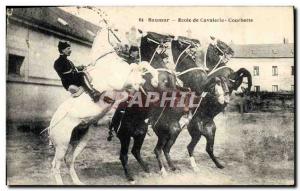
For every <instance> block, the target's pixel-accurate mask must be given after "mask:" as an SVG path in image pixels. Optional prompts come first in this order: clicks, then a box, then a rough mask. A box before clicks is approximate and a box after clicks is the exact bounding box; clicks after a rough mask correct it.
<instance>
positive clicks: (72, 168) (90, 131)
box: [70, 125, 95, 185]
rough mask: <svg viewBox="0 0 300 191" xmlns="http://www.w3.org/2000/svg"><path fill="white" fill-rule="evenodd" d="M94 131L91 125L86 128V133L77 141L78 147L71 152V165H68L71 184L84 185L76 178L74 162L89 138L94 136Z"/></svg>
mask: <svg viewBox="0 0 300 191" xmlns="http://www.w3.org/2000/svg"><path fill="white" fill-rule="evenodd" d="M94 129H95V127H94V126H93V125H91V126H90V127H88V130H87V132H86V133H85V134H84V135H83V137H82V138H81V139H80V140H79V143H78V145H77V146H76V148H75V150H74V152H73V156H72V161H71V164H70V175H71V178H72V181H73V183H74V184H76V185H84V184H83V183H82V182H81V181H80V179H79V178H78V176H77V173H76V171H75V160H76V158H77V156H78V155H79V154H80V153H81V152H82V151H83V149H84V148H85V147H86V145H87V143H88V141H89V140H90V138H91V136H92V135H93V134H94Z"/></svg>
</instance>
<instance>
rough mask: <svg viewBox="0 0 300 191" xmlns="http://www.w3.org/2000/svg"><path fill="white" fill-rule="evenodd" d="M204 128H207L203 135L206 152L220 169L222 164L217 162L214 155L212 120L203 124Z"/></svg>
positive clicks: (213, 127)
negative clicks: (205, 141)
mask: <svg viewBox="0 0 300 191" xmlns="http://www.w3.org/2000/svg"><path fill="white" fill-rule="evenodd" d="M205 129H206V130H207V131H206V133H205V135H204V136H205V137H206V140H207V143H206V152H207V153H208V155H209V156H210V158H211V159H212V160H213V162H214V163H215V165H216V166H217V167H218V168H221V169H222V168H224V166H223V165H221V164H220V163H219V161H218V160H217V159H216V157H215V155H214V141H215V133H216V125H215V123H214V122H213V121H211V122H209V123H207V124H205Z"/></svg>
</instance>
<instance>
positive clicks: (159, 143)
mask: <svg viewBox="0 0 300 191" xmlns="http://www.w3.org/2000/svg"><path fill="white" fill-rule="evenodd" d="M157 135H158V134H157ZM166 142H167V136H166V135H162V136H158V141H157V144H156V146H155V148H154V153H155V156H156V159H157V162H158V166H159V169H160V172H161V174H162V176H166V175H167V171H166V169H165V167H164V165H163V160H162V157H161V155H162V148H163V147H164V146H165V144H166Z"/></svg>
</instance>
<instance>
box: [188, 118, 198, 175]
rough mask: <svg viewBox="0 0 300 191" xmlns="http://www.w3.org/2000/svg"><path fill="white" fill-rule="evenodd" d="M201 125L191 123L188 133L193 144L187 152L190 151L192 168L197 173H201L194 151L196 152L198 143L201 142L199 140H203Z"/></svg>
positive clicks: (190, 144)
mask: <svg viewBox="0 0 300 191" xmlns="http://www.w3.org/2000/svg"><path fill="white" fill-rule="evenodd" d="M200 125H201V124H200V123H199V122H197V123H196V122H195V123H191V124H190V125H189V126H188V128H187V129H188V132H189V134H190V136H191V138H192V139H191V142H190V143H189V144H188V146H187V150H188V153H189V156H190V162H191V166H192V168H193V170H194V171H195V172H198V171H199V168H198V166H197V163H196V161H195V158H194V150H195V147H196V145H197V143H198V142H199V140H200V138H201V133H200V128H201V127H200Z"/></svg>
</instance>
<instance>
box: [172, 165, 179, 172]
mask: <svg viewBox="0 0 300 191" xmlns="http://www.w3.org/2000/svg"><path fill="white" fill-rule="evenodd" d="M170 169H171V170H172V171H176V170H179V169H177V168H176V167H175V166H173V167H170Z"/></svg>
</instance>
